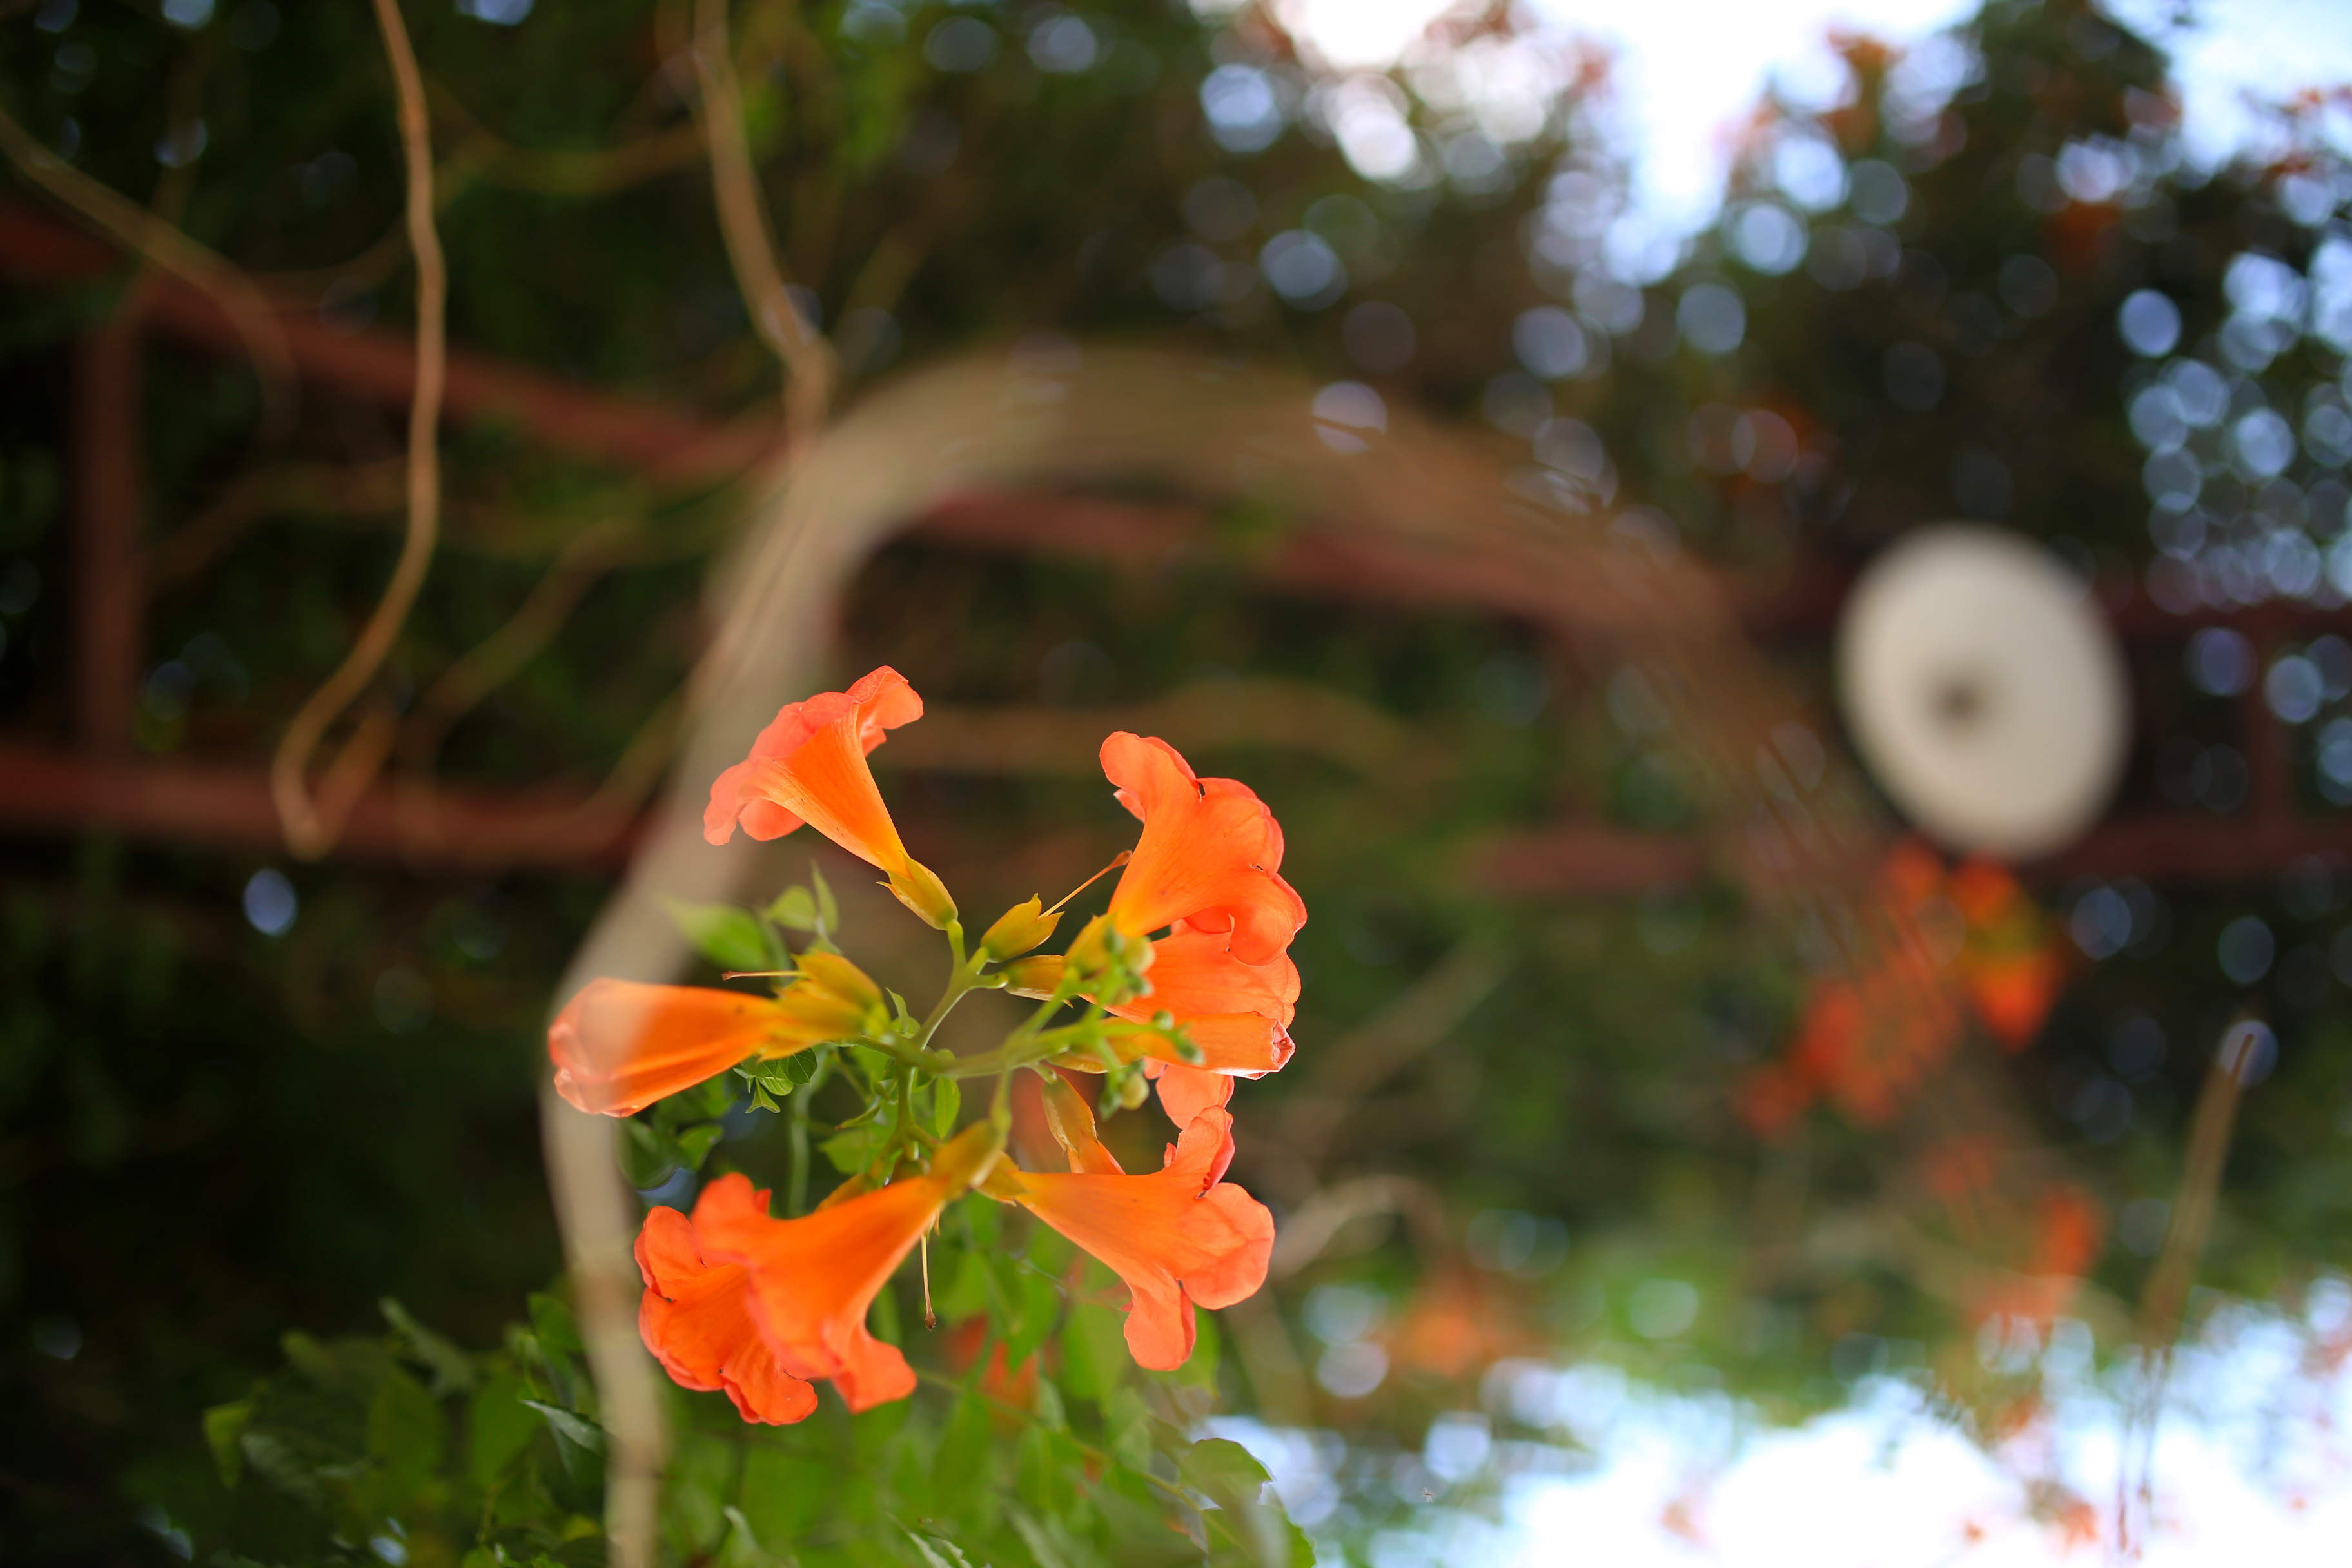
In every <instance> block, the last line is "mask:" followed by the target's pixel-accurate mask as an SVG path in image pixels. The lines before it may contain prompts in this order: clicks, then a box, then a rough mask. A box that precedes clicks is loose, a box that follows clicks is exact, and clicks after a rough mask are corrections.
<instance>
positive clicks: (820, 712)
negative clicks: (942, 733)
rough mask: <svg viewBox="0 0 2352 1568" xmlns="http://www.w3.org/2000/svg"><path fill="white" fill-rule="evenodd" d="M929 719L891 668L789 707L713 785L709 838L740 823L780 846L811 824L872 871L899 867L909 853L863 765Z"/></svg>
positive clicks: (705, 826) (705, 829)
mask: <svg viewBox="0 0 2352 1568" xmlns="http://www.w3.org/2000/svg"><path fill="white" fill-rule="evenodd" d="M922 715H923V700H922V699H921V698H920V697H919V696H917V695H916V693H915V689H914V688H913V687H911V686H909V685H908V684H907V678H906V677H905V676H903V675H900V674H899V673H898V671H897V670H895V669H892V668H890V667H889V666H887V665H884V666H883V667H882V668H879V669H877V670H874V671H873V672H872V673H870V674H868V675H866V677H865V678H864V679H861V680H859V681H857V682H856V684H855V685H853V686H851V687H850V689H848V690H847V691H827V692H822V693H820V694H818V695H817V696H814V697H812V698H810V699H809V700H807V701H805V702H793V703H789V704H787V705H786V706H785V707H784V708H783V709H782V710H781V711H779V712H778V713H777V715H776V717H775V720H774V721H773V722H772V723H771V724H769V726H768V727H767V728H766V729H764V730H762V731H760V735H759V738H758V739H757V740H755V741H753V742H751V754H750V755H749V756H747V757H746V758H745V759H744V760H743V761H741V762H740V763H736V764H735V765H734V766H733V767H731V768H729V769H727V770H726V771H725V772H724V773H720V774H719V777H718V778H717V780H715V781H714V782H713V783H712V784H711V786H710V804H709V805H708V806H707V807H706V808H704V811H703V814H702V836H703V837H705V838H707V839H709V841H710V842H711V843H713V844H724V843H726V842H727V841H728V839H730V837H733V836H734V833H735V827H736V825H737V824H738V823H739V822H740V824H741V825H742V827H743V830H744V831H745V832H746V833H749V834H750V835H751V837H754V838H781V837H783V836H784V835H785V834H787V833H790V832H792V831H793V829H794V828H796V827H798V826H801V824H802V823H803V821H805V822H807V823H809V824H811V825H812V826H814V827H815V828H816V830H817V831H818V832H819V833H822V834H824V836H825V837H827V838H830V839H832V840H833V841H834V842H835V843H836V844H838V845H840V846H841V847H843V848H845V849H846V850H848V851H849V852H850V853H851V854H853V855H856V856H857V857H858V858H861V859H863V860H866V862H868V863H869V864H872V865H875V866H878V867H880V868H883V869H884V870H894V869H896V868H898V867H899V866H901V865H903V864H904V863H905V861H906V858H907V851H906V847H905V846H904V845H902V844H901V843H900V842H899V841H898V828H897V827H896V826H894V825H893V824H892V823H891V821H890V813H889V810H888V808H887V807H886V806H884V805H883V804H882V793H881V791H880V790H878V789H877V788H876V787H875V785H874V775H873V773H872V772H871V771H870V770H868V769H867V767H866V753H867V752H871V751H873V750H874V748H875V747H877V746H878V745H880V744H881V743H882V742H883V740H884V735H885V731H889V730H895V729H897V728H898V726H899V725H901V724H904V723H908V722H909V721H913V720H916V719H919V718H921V717H922Z"/></svg>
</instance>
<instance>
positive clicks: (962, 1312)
mask: <svg viewBox="0 0 2352 1568" xmlns="http://www.w3.org/2000/svg"><path fill="white" fill-rule="evenodd" d="M991 1201H993V1200H991ZM940 1273H942V1274H943V1275H945V1276H946V1279H945V1280H944V1281H943V1284H944V1287H945V1288H944V1289H939V1290H936V1291H934V1292H932V1295H931V1310H933V1311H935V1312H937V1313H939V1315H940V1321H941V1322H943V1323H960V1322H961V1321H964V1320H965V1319H966V1318H969V1317H971V1315H972V1314H973V1313H974V1312H984V1311H986V1310H988V1264H987V1261H986V1260H985V1259H983V1258H982V1257H981V1256H980V1255H979V1254H978V1253H975V1252H970V1251H958V1252H957V1253H955V1254H954V1255H953V1259H952V1261H951V1263H950V1266H949V1267H948V1268H943V1269H941V1270H940Z"/></svg>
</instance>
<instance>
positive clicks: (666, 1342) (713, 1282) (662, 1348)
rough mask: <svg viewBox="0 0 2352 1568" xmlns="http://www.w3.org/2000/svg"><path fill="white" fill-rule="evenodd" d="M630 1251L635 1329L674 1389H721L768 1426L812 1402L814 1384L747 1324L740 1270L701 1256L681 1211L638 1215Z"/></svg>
mask: <svg viewBox="0 0 2352 1568" xmlns="http://www.w3.org/2000/svg"><path fill="white" fill-rule="evenodd" d="M737 1179H738V1180H740V1179H741V1178H740V1177H739V1178H737ZM762 1196H763V1197H764V1194H762ZM636 1251H637V1271H638V1272H639V1273H640V1274H642V1275H643V1276H644V1277H645V1281H646V1293H645V1297H644V1299H643V1300H641V1301H640V1302H639V1303H638V1307H637V1331H638V1333H639V1334H640V1335H641V1336H642V1337H643V1338H644V1340H645V1342H646V1349H647V1350H649V1351H651V1352H653V1353H654V1359H655V1360H656V1361H658V1362H660V1363H661V1364H662V1369H663V1370H664V1371H666V1372H667V1373H669V1374H670V1376H671V1377H672V1378H673V1379H675V1380H676V1381H677V1384H678V1385H679V1386H680V1387H682V1388H696V1389H703V1390H709V1389H714V1388H718V1389H725V1390H726V1391H727V1397H728V1398H730V1399H731V1400H733V1401H734V1402H735V1408H736V1410H737V1411H738V1412H740V1414H741V1415H742V1417H743V1419H744V1420H746V1421H764V1422H766V1423H768V1424H769V1425H771V1426H789V1425H791V1424H792V1423H793V1422H795V1421H800V1420H803V1419H805V1418H806V1417H807V1415H808V1414H809V1412H811V1411H813V1410H814V1409H815V1408H816V1390H815V1389H814V1388H812V1387H810V1386H809V1385H808V1384H805V1383H803V1382H802V1381H801V1380H800V1379H799V1378H796V1377H793V1376H792V1375H791V1374H790V1373H786V1372H785V1371H784V1370H783V1368H782V1367H781V1366H778V1365H777V1364H776V1358H775V1357H774V1355H773V1354H772V1353H771V1352H770V1351H769V1349H768V1346H767V1343H766V1342H765V1341H763V1340H762V1339H761V1337H760V1331H759V1330H758V1329H756V1328H755V1327H753V1326H752V1323H751V1309H750V1304H749V1300H748V1299H747V1297H746V1295H745V1280H744V1274H743V1270H742V1269H741V1268H740V1267H738V1266H736V1265H733V1264H718V1265H713V1264H711V1263H709V1262H708V1261H706V1260H705V1258H703V1256H702V1248H701V1247H700V1245H699V1244H698V1242H697V1241H696V1239H695V1234H694V1226H693V1225H692V1224H691V1223H690V1222H689V1221H688V1219H687V1217H686V1216H685V1215H682V1214H680V1213H678V1212H677V1210H676V1209H672V1208H657V1209H655V1210H654V1211H653V1212H652V1213H651V1214H648V1215H646V1224H645V1228H644V1229H643V1230H641V1231H639V1232H638V1233H637V1247H636Z"/></svg>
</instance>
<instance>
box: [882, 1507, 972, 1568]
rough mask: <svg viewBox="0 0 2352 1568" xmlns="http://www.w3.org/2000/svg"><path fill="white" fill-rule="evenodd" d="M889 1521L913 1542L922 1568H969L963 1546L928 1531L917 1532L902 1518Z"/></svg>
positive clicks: (969, 1562)
mask: <svg viewBox="0 0 2352 1568" xmlns="http://www.w3.org/2000/svg"><path fill="white" fill-rule="evenodd" d="M890 1522H891V1523H893V1524H895V1525H897V1526H898V1529H899V1531H900V1533H902V1534H904V1535H905V1536H906V1538H907V1539H908V1541H910V1542H913V1543H914V1547H915V1550H916V1551H917V1552H919V1553H920V1554H921V1557H920V1561H921V1563H922V1568H971V1558H969V1557H966V1556H965V1555H964V1554H963V1548H962V1547H961V1546H958V1545H957V1544H956V1543H955V1542H952V1541H949V1540H947V1539H945V1538H944V1537H941V1536H937V1535H933V1534H930V1533H929V1531H921V1532H918V1531H916V1530H914V1529H913V1528H912V1527H911V1526H909V1525H908V1524H907V1523H906V1522H905V1521H903V1520H897V1519H894V1520H892V1521H890Z"/></svg>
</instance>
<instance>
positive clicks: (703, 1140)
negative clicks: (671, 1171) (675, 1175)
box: [677, 1121, 727, 1171]
mask: <svg viewBox="0 0 2352 1568" xmlns="http://www.w3.org/2000/svg"><path fill="white" fill-rule="evenodd" d="M726 1136H727V1129H726V1128H725V1127H723V1126H721V1125H719V1123H718V1122H716V1121H707V1122H705V1123H703V1124H702V1125H701V1126H699V1127H689V1128H688V1129H687V1130H686V1131H683V1132H681V1133H679V1134H678V1135H677V1152H678V1163H680V1164H681V1165H684V1166H685V1167H686V1168H687V1169H688V1170H689V1171H699V1170H701V1169H702V1163H703V1162H704V1161H705V1160H708V1159H709V1158H710V1152H711V1151H712V1150H713V1149H716V1148H718V1147H719V1140H720V1139H722V1138H724V1137H726Z"/></svg>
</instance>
